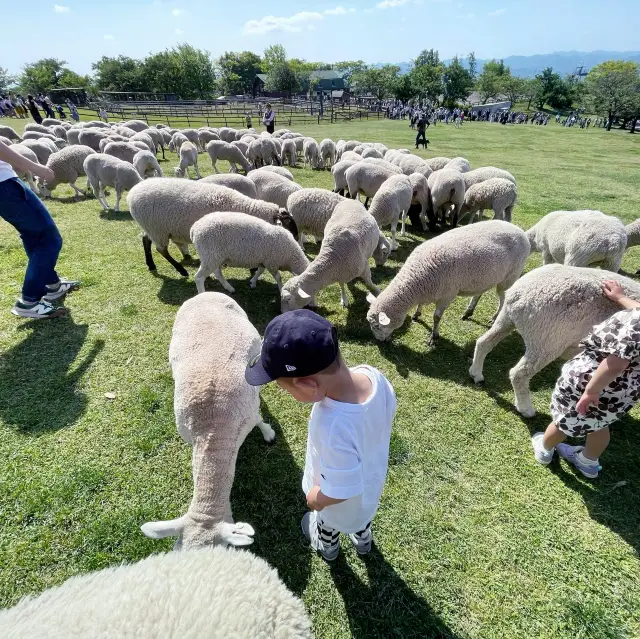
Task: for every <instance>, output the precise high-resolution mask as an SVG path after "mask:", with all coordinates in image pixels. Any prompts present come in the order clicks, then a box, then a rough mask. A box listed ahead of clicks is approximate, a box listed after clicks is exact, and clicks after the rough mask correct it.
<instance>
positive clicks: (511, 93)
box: [500, 73, 526, 105]
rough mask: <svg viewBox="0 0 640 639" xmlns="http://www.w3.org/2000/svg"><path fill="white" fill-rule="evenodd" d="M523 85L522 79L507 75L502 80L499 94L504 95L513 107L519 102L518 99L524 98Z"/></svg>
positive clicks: (524, 90)
mask: <svg viewBox="0 0 640 639" xmlns="http://www.w3.org/2000/svg"><path fill="white" fill-rule="evenodd" d="M525 84H526V83H525V80H524V78H518V77H517V76H515V75H511V73H509V75H507V76H504V77H503V78H502V88H501V91H500V92H501V93H504V94H505V95H506V96H507V97H508V98H509V101H510V102H511V104H512V105H513V104H515V103H516V102H517V101H518V100H520V98H522V97H523V96H525V93H526V87H525Z"/></svg>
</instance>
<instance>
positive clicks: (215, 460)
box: [142, 182, 275, 550]
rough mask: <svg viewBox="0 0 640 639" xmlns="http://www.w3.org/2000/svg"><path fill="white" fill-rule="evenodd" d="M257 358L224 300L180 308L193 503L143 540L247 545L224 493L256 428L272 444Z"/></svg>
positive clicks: (246, 532)
mask: <svg viewBox="0 0 640 639" xmlns="http://www.w3.org/2000/svg"><path fill="white" fill-rule="evenodd" d="M143 184H144V182H143ZM220 188H222V187H220ZM258 353H260V336H259V335H258V331H256V329H255V328H254V327H253V325H252V324H251V322H250V321H249V319H248V318H247V315H246V313H245V312H244V311H243V310H242V309H241V308H240V306H238V304H236V302H235V301H234V300H232V299H231V298H230V297H229V296H227V295H223V294H222V293H201V294H200V295H196V297H194V298H192V299H190V300H187V301H186V302H185V303H184V304H183V305H182V306H181V307H180V310H179V311H178V314H177V315H176V320H175V322H174V325H173V333H172V336H171V344H170V345H169V362H170V364H171V371H172V373H173V379H174V382H175V391H174V399H173V405H174V411H175V418H176V426H177V428H178V432H179V433H180V436H181V437H182V439H184V441H185V442H187V443H188V444H191V445H192V447H193V454H192V466H193V498H192V500H191V504H190V506H189V510H188V511H187V512H186V513H185V514H184V515H183V516H182V517H179V518H178V519H174V520H171V521H155V522H148V523H146V524H144V525H143V526H142V532H143V533H144V534H145V535H147V537H153V538H154V539H159V538H162V537H169V536H176V535H178V541H177V542H176V546H177V547H178V548H183V549H185V550H189V549H191V548H195V547H198V546H205V545H218V544H224V545H231V546H247V545H249V544H251V543H252V541H253V534H254V533H253V528H251V526H249V525H248V524H242V523H235V524H234V523H233V516H232V514H231V504H230V503H229V496H230V494H231V487H232V485H233V478H234V475H235V466H236V457H237V455H238V450H239V449H240V446H241V445H242V442H243V441H244V440H245V438H246V436H247V435H248V434H249V432H250V431H251V430H252V429H253V427H254V426H258V427H259V428H260V430H261V431H262V436H263V437H264V439H265V441H267V442H272V441H273V440H274V439H275V433H274V432H273V429H272V428H271V426H269V425H268V424H265V423H264V422H263V421H262V419H261V418H260V413H259V412H258V410H259V407H260V394H259V389H258V388H257V387H253V386H249V384H247V382H246V381H245V378H244V372H245V369H246V367H247V365H248V364H249V362H251V361H252V360H253V359H254V358H255V356H256V355H258Z"/></svg>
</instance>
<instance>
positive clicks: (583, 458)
mask: <svg viewBox="0 0 640 639" xmlns="http://www.w3.org/2000/svg"><path fill="white" fill-rule="evenodd" d="M576 457H577V458H578V461H579V462H580V463H581V464H584V465H585V466H599V465H600V458H598V459H589V458H588V457H586V456H585V455H584V454H583V452H582V451H579V452H577V453H576Z"/></svg>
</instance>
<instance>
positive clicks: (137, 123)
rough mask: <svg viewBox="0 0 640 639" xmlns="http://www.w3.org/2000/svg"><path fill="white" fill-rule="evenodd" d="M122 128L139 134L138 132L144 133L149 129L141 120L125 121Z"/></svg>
mask: <svg viewBox="0 0 640 639" xmlns="http://www.w3.org/2000/svg"><path fill="white" fill-rule="evenodd" d="M122 126H125V127H127V128H128V129H131V130H133V131H135V132H136V133H139V132H140V131H146V130H147V129H148V128H149V125H148V124H147V123H146V122H144V121H143V120H127V122H125V123H124V124H123V125H122Z"/></svg>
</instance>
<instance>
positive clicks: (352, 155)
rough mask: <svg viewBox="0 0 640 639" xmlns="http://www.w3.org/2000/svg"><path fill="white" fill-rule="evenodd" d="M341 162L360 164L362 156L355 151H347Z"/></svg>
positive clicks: (341, 157)
mask: <svg viewBox="0 0 640 639" xmlns="http://www.w3.org/2000/svg"><path fill="white" fill-rule="evenodd" d="M340 160H341V161H351V162H360V161H362V156H361V155H360V154H359V153H356V152H355V151H345V152H344V153H343V154H342V155H341V156H340Z"/></svg>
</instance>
